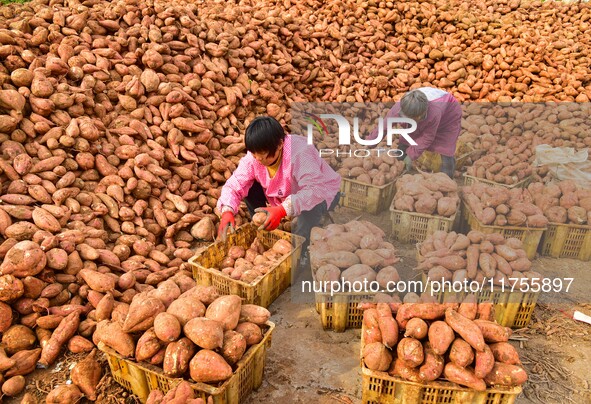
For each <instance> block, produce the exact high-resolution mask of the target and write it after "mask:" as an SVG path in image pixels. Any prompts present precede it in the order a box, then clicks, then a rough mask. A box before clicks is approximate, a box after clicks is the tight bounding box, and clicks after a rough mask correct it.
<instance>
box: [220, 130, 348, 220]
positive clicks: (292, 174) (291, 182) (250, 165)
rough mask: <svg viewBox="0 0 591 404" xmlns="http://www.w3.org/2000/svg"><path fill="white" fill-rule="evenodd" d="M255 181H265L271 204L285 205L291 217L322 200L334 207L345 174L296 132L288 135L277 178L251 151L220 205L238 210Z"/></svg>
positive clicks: (226, 188)
mask: <svg viewBox="0 0 591 404" xmlns="http://www.w3.org/2000/svg"><path fill="white" fill-rule="evenodd" d="M254 181H257V182H259V183H260V184H261V186H262V187H263V190H264V191H265V196H266V197H267V200H268V201H269V203H270V204H271V206H276V205H279V204H282V205H283V207H284V208H285V211H286V212H287V215H288V216H298V215H300V214H301V213H302V212H304V211H308V210H311V209H312V208H314V207H315V206H316V205H318V204H319V203H321V202H322V201H326V205H327V206H330V204H331V203H332V201H333V199H334V197H335V195H336V194H337V192H338V191H339V189H340V186H341V177H340V176H339V174H337V173H336V172H335V171H334V170H333V169H332V168H331V167H330V166H329V165H328V164H327V163H326V162H325V161H324V160H323V159H322V158H320V156H319V154H318V150H317V149H316V148H315V147H314V146H313V145H308V143H307V139H306V138H305V137H303V136H294V135H287V136H286V137H285V141H284V142H283V157H282V160H281V164H280V165H279V169H278V170H277V173H276V174H275V176H274V177H273V178H271V177H270V176H269V172H268V170H267V167H265V166H264V165H263V164H261V163H259V162H258V161H257V160H256V159H255V158H254V156H253V155H252V153H250V152H247V153H246V156H244V157H243V158H242V159H241V160H240V162H239V163H238V167H237V168H236V171H234V173H233V174H232V176H231V177H230V178H229V179H228V181H226V183H225V184H224V186H223V187H222V194H221V196H220V199H219V200H218V204H217V208H218V209H219V210H220V211H222V208H223V207H230V208H232V210H233V211H234V212H237V211H238V206H239V205H240V202H241V201H242V200H243V199H244V198H245V197H246V196H247V195H248V191H249V190H250V187H251V186H252V184H253V183H254Z"/></svg>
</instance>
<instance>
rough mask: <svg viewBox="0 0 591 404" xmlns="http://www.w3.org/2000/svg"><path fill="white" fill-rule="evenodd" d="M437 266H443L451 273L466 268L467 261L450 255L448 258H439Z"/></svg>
mask: <svg viewBox="0 0 591 404" xmlns="http://www.w3.org/2000/svg"><path fill="white" fill-rule="evenodd" d="M435 264H436V265H441V266H442V267H444V268H446V269H449V270H450V271H456V270H459V269H464V268H466V260H465V259H464V258H462V257H460V256H459V255H448V256H447V257H441V258H437V259H436V260H435Z"/></svg>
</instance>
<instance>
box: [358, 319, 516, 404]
mask: <svg viewBox="0 0 591 404" xmlns="http://www.w3.org/2000/svg"><path fill="white" fill-rule="evenodd" d="M361 332H362V334H361V335H363V329H362V331H361ZM361 341H362V342H361V344H360V346H361V349H360V355H359V356H360V358H361V355H362V353H363V338H362V339H361ZM361 379H362V396H361V402H362V403H363V404H513V403H514V402H515V400H516V399H517V397H518V396H519V394H521V387H512V388H504V387H495V388H488V389H486V391H475V390H472V389H469V388H467V387H461V386H459V385H457V384H455V383H451V382H446V381H434V382H424V383H417V382H410V381H407V380H404V379H402V378H400V377H396V376H390V375H389V374H388V373H387V372H377V371H373V370H370V369H368V368H366V367H365V364H364V363H363V360H361Z"/></svg>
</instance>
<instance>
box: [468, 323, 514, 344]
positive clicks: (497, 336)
mask: <svg viewBox="0 0 591 404" xmlns="http://www.w3.org/2000/svg"><path fill="white" fill-rule="evenodd" d="M474 324H476V325H477V326H478V328H480V330H481V332H482V336H483V337H484V340H485V341H486V342H488V343H491V342H507V341H509V337H510V336H511V334H512V333H513V331H512V330H511V329H510V328H509V327H503V326H502V325H499V324H497V323H493V322H492V321H486V320H474Z"/></svg>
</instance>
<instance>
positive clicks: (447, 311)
mask: <svg viewBox="0 0 591 404" xmlns="http://www.w3.org/2000/svg"><path fill="white" fill-rule="evenodd" d="M391 306H392V305H388V304H385V303H379V304H377V306H376V308H370V309H367V310H365V311H364V313H363V333H362V335H361V338H362V343H361V346H362V352H361V356H362V359H363V363H364V365H365V366H366V367H367V368H368V369H371V370H374V371H380V372H388V374H389V375H391V376H398V377H400V378H402V379H405V380H409V381H413V382H431V381H434V380H438V379H445V380H448V381H450V382H453V383H457V384H459V385H461V386H465V387H469V388H471V389H474V390H477V391H484V390H486V388H487V386H504V387H513V386H520V385H522V384H523V383H525V382H526V381H527V373H526V372H525V370H524V369H523V367H522V366H521V362H520V360H519V354H518V352H517V350H516V349H515V348H514V347H513V345H511V344H510V343H508V340H509V337H510V335H511V329H510V328H507V327H503V326H501V325H499V324H497V323H495V322H494V321H493V319H494V313H493V311H492V309H493V306H492V304H491V303H481V304H477V303H476V297H475V296H474V295H468V296H467V297H466V298H465V300H464V301H463V302H462V303H461V304H458V303H406V304H402V305H399V306H394V307H391Z"/></svg>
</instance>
